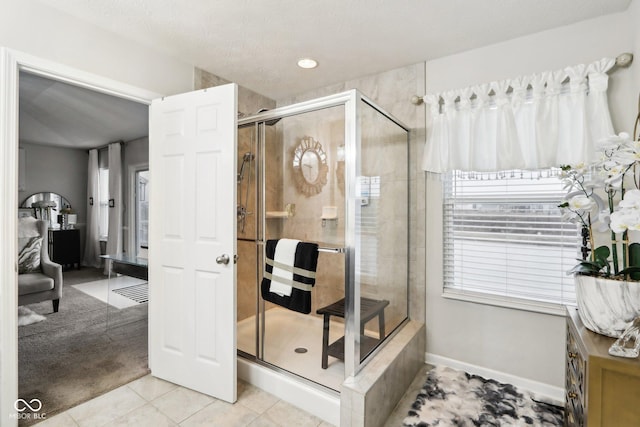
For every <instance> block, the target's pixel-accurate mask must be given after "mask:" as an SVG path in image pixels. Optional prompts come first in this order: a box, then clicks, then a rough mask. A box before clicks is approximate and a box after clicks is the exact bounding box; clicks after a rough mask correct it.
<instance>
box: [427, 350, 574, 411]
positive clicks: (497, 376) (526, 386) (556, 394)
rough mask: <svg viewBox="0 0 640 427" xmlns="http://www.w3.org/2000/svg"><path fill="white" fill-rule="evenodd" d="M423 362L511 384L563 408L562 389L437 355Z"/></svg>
mask: <svg viewBox="0 0 640 427" xmlns="http://www.w3.org/2000/svg"><path fill="white" fill-rule="evenodd" d="M425 362H426V363H429V364H431V365H444V366H448V367H450V368H453V369H458V370H460V371H465V372H468V373H470V374H474V375H479V376H481V377H483V378H487V379H493V380H496V381H498V382H501V383H507V384H512V385H514V386H516V387H518V388H520V389H523V390H528V391H530V392H531V393H533V394H534V396H535V398H537V399H540V400H543V401H545V402H548V403H553V404H554V405H558V406H564V388H562V387H556V386H552V385H549V384H545V383H541V382H538V381H533V380H529V379H527V378H522V377H518V376H516V375H511V374H507V373H505V372H500V371H494V370H493V369H489V368H484V367H482V366H477V365H472V364H470V363H466V362H462V361H460V360H456V359H450V358H448V357H444V356H439V355H437V354H432V353H425Z"/></svg>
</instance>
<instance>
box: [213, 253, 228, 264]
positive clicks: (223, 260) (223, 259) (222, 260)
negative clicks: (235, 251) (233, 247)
mask: <svg viewBox="0 0 640 427" xmlns="http://www.w3.org/2000/svg"><path fill="white" fill-rule="evenodd" d="M216 262H217V263H218V264H224V265H227V264H229V255H227V254H222V255H220V256H219V257H217V258H216Z"/></svg>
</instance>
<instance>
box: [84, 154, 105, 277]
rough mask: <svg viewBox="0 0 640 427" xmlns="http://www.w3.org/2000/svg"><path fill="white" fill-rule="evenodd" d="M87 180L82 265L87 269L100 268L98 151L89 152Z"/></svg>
mask: <svg viewBox="0 0 640 427" xmlns="http://www.w3.org/2000/svg"><path fill="white" fill-rule="evenodd" d="M88 172H89V176H88V180H87V232H86V237H85V245H84V255H83V257H82V265H85V266H87V267H96V268H98V267H100V264H101V263H100V233H99V231H98V226H99V222H100V198H99V191H100V186H99V181H98V180H99V175H98V174H99V171H98V150H95V149H94V150H89V165H88Z"/></svg>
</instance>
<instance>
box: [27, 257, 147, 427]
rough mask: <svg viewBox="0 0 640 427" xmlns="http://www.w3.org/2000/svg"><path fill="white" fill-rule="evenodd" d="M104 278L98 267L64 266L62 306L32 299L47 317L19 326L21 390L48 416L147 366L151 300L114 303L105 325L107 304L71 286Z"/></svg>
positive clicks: (142, 372)
mask: <svg viewBox="0 0 640 427" xmlns="http://www.w3.org/2000/svg"><path fill="white" fill-rule="evenodd" d="M101 278H104V276H102V275H101V272H100V270H96V269H90V268H83V269H81V270H70V271H65V272H64V287H63V291H62V299H61V300H60V309H59V312H58V313H53V308H52V304H51V301H46V302H42V303H38V304H30V305H28V306H27V307H28V308H30V309H31V310H33V311H34V312H36V313H38V314H41V315H44V316H46V320H44V321H42V322H39V323H35V324H32V325H26V326H20V327H19V328H18V337H19V343H18V357H19V396H20V397H21V398H23V399H25V400H30V399H34V398H35V399H39V400H40V401H41V402H42V410H41V412H44V413H46V414H47V417H50V416H53V415H54V414H56V413H58V412H61V411H64V410H66V409H69V408H71V407H73V406H76V405H78V404H80V403H82V402H85V401H87V400H89V399H92V398H94V397H96V396H99V395H101V394H104V393H106V392H108V391H110V390H113V389H115V388H117V387H119V386H121V385H123V384H126V383H128V382H130V381H133V380H134V379H136V378H139V377H142V376H144V375H146V374H147V373H148V372H149V370H148V364H147V343H148V341H147V305H146V304H140V305H136V306H134V307H129V308H126V309H122V310H118V309H114V308H113V307H112V308H110V310H109V316H110V318H109V329H108V330H107V328H106V315H107V307H106V304H105V303H104V302H102V301H100V300H97V299H96V298H93V297H91V296H89V295H87V294H85V293H83V292H80V291H78V290H76V289H74V288H73V287H72V286H71V285H73V284H77V283H82V282H85V281H91V280H97V279H101ZM32 423H33V422H29V421H25V420H21V422H20V425H21V426H26V425H29V424H32Z"/></svg>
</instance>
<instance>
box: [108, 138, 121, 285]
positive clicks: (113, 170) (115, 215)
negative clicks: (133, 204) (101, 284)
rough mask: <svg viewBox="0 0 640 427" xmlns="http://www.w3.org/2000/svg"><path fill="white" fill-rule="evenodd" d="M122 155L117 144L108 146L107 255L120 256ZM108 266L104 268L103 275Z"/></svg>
mask: <svg viewBox="0 0 640 427" xmlns="http://www.w3.org/2000/svg"><path fill="white" fill-rule="evenodd" d="M122 208H123V205H122V154H121V146H120V143H119V142H114V143H113V144H109V228H108V232H107V233H108V234H107V255H115V256H118V255H122ZM107 268H108V265H107V266H105V274H106V273H108V271H107Z"/></svg>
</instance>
